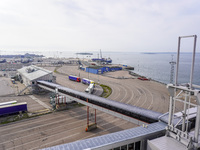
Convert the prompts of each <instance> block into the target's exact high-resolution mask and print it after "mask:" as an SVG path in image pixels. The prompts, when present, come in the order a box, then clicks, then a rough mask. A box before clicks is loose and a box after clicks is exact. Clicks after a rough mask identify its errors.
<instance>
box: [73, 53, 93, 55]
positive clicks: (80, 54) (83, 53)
mask: <svg viewBox="0 0 200 150" xmlns="http://www.w3.org/2000/svg"><path fill="white" fill-rule="evenodd" d="M76 55H93V53H76Z"/></svg>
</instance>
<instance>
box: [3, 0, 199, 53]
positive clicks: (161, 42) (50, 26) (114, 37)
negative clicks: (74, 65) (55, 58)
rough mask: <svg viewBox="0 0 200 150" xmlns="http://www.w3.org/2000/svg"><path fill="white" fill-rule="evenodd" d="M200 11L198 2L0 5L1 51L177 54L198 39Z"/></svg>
mask: <svg viewBox="0 0 200 150" xmlns="http://www.w3.org/2000/svg"><path fill="white" fill-rule="evenodd" d="M199 8H200V1H199V0H176V1H174V0H162V1H161V0H139V1H138V0H1V1H0V51H1V52H9V51H11V52H12V51H30V52H34V51H39V52H41V51H47V52H48V51H74V52H89V51H98V50H99V49H101V50H102V51H109V52H176V51H177V43H178V37H179V36H183V35H194V34H196V35H197V36H198V38H200V9H199ZM192 40H193V38H190V39H184V40H183V42H182V50H183V51H191V49H192V47H193V41H192ZM199 42H200V40H199V39H198V40H197V51H199V45H200V44H198V43H199Z"/></svg>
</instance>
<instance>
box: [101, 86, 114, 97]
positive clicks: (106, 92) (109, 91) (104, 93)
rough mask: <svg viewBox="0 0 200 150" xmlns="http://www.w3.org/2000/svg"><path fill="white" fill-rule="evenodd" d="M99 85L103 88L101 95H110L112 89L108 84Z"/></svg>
mask: <svg viewBox="0 0 200 150" xmlns="http://www.w3.org/2000/svg"><path fill="white" fill-rule="evenodd" d="M100 86H101V87H102V88H103V93H102V94H101V97H104V98H107V97H108V96H110V95H111V93H112V89H111V88H110V87H109V86H107V85H103V84H100Z"/></svg>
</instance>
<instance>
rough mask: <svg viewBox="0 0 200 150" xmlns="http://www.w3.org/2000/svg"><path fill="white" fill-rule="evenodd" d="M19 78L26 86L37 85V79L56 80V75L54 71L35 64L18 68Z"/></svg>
mask: <svg viewBox="0 0 200 150" xmlns="http://www.w3.org/2000/svg"><path fill="white" fill-rule="evenodd" d="M17 72H18V76H19V79H20V80H21V81H22V82H23V84H25V85H26V86H29V85H35V84H36V81H37V80H45V81H49V82H55V80H56V77H55V76H54V75H53V72H52V71H49V70H46V69H44V68H40V67H37V66H34V65H31V66H26V67H23V68H21V69H18V70H17Z"/></svg>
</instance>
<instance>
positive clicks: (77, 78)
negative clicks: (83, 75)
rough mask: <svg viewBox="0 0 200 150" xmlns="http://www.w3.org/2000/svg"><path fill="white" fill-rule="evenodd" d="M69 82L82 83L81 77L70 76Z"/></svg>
mask: <svg viewBox="0 0 200 150" xmlns="http://www.w3.org/2000/svg"><path fill="white" fill-rule="evenodd" d="M69 80H72V81H76V82H81V79H80V77H77V76H72V75H69Z"/></svg>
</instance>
